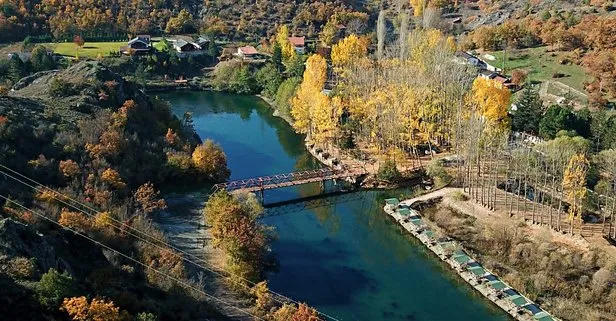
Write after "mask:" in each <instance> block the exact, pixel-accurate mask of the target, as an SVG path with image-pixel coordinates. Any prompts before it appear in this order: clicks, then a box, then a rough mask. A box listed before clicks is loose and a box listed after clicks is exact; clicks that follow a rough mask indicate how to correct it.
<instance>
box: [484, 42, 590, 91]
mask: <svg viewBox="0 0 616 321" xmlns="http://www.w3.org/2000/svg"><path fill="white" fill-rule="evenodd" d="M546 49H547V47H538V48H530V49H521V50H514V51H507V59H506V61H505V69H506V72H507V73H509V74H510V73H511V70H513V69H518V68H519V69H524V70H526V71H528V79H529V80H534V81H540V82H544V81H548V80H549V81H560V82H562V83H563V84H565V85H568V86H571V87H572V88H574V89H577V90H579V91H582V92H584V85H583V83H584V81H586V80H588V76H587V75H586V74H585V73H584V69H583V68H582V67H580V66H578V65H574V64H567V65H562V64H560V63H559V61H560V60H561V58H562V57H563V56H564V55H565V54H566V53H565V52H553V53H552V52H546ZM490 54H491V55H493V56H494V57H496V60H495V61H489V60H486V61H487V62H488V63H490V64H491V65H494V66H496V67H499V68H502V66H503V52H502V51H497V52H490ZM483 58H484V57H483V55H482V59H483ZM555 73H561V74H565V75H567V77H563V78H552V75H554V74H555Z"/></svg>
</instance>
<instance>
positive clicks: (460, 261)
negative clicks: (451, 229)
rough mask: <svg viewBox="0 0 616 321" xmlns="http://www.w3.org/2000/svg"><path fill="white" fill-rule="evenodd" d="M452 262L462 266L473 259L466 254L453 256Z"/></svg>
mask: <svg viewBox="0 0 616 321" xmlns="http://www.w3.org/2000/svg"><path fill="white" fill-rule="evenodd" d="M453 260H454V261H456V262H458V264H464V263H468V262H470V261H472V260H473V259H471V257H470V256H468V255H466V254H458V255H454V256H453Z"/></svg>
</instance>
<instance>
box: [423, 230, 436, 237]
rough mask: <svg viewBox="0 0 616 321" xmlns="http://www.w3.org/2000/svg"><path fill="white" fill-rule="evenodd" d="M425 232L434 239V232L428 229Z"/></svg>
mask: <svg viewBox="0 0 616 321" xmlns="http://www.w3.org/2000/svg"><path fill="white" fill-rule="evenodd" d="M424 234H425V235H426V236H427V237H428V238H429V239H433V238H434V232H432V231H430V230H427V231H425V232H424Z"/></svg>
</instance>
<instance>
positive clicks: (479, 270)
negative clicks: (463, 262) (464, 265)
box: [468, 266, 486, 276]
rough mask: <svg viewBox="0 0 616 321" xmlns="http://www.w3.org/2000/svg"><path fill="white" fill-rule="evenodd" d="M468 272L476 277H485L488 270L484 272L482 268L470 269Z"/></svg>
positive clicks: (474, 267)
mask: <svg viewBox="0 0 616 321" xmlns="http://www.w3.org/2000/svg"><path fill="white" fill-rule="evenodd" d="M468 271H469V272H471V273H473V274H475V275H476V276H484V275H485V274H486V270H484V269H483V267H481V266H473V267H469V268H468Z"/></svg>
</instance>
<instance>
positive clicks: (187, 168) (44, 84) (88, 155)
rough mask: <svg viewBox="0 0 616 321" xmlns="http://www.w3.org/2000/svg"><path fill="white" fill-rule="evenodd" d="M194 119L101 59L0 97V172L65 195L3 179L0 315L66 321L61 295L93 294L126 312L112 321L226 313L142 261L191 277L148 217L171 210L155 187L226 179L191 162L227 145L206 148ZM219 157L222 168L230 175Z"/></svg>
mask: <svg viewBox="0 0 616 321" xmlns="http://www.w3.org/2000/svg"><path fill="white" fill-rule="evenodd" d="M191 124H192V123H191V120H190V116H187V117H185V118H184V119H183V120H180V119H178V118H177V117H175V116H173V115H172V114H171V112H170V110H169V106H168V105H167V104H166V103H165V102H162V101H159V100H157V99H154V98H149V97H148V96H147V95H145V94H144V93H143V92H142V91H141V90H140V89H138V87H137V86H136V85H135V84H134V83H131V82H128V81H126V80H124V79H123V78H122V77H120V76H119V75H117V74H115V73H113V72H111V71H110V70H109V69H107V68H106V67H105V66H103V65H102V64H100V63H98V62H81V63H78V64H76V65H73V66H72V67H70V68H68V69H65V70H60V71H49V72H41V73H37V74H34V75H32V76H30V77H27V78H24V79H22V80H21V81H19V82H18V83H17V84H16V85H15V86H14V90H13V91H12V92H11V93H10V96H2V97H0V164H1V165H2V167H0V172H1V173H3V174H9V173H11V176H16V175H17V174H15V173H13V172H11V171H17V172H18V173H21V174H23V175H25V176H27V177H28V178H31V179H33V180H34V181H36V182H38V183H40V184H43V185H45V186H47V187H50V188H53V189H54V190H57V191H60V192H61V193H62V194H63V195H64V196H61V197H60V196H57V195H56V194H54V193H52V192H50V191H45V190H42V189H35V188H32V187H29V186H27V185H26V184H22V183H20V182H19V181H18V180H15V179H13V178H11V177H10V176H7V175H1V176H0V195H2V196H3V197H8V199H10V200H11V201H5V200H4V199H0V204H2V207H0V284H6V285H7V286H8V287H9V288H10V289H11V291H1V293H0V303H6V304H1V305H2V308H0V315H3V316H7V317H9V316H14V317H11V318H10V319H16V320H17V319H21V320H40V319H41V316H44V318H45V319H47V320H65V319H66V313H65V312H63V311H61V310H60V306H61V304H62V301H61V298H64V297H67V298H70V297H74V298H76V299H75V300H78V299H77V297H78V296H85V297H88V298H89V299H92V298H97V297H101V298H104V300H110V302H111V303H110V304H111V306H112V307H113V306H114V304H115V307H117V308H118V309H117V310H115V311H116V312H113V309H112V310H111V312H113V313H116V314H117V315H118V316H117V317H118V319H116V318H115V317H109V318H108V319H105V320H119V315H120V314H122V315H124V318H123V319H122V320H127V319H126V317H127V316H128V315H131V316H133V315H134V316H136V315H137V314H138V313H142V312H144V311H146V312H147V313H152V315H153V316H158V318H159V320H198V319H201V318H208V317H211V318H215V319H221V318H220V317H219V316H218V314H217V313H216V312H214V310H213V308H212V306H211V305H210V304H209V303H207V302H205V301H203V298H201V297H199V296H198V295H197V294H195V293H196V292H195V293H193V292H190V291H184V290H178V289H176V285H175V283H174V282H172V281H170V280H169V279H168V278H165V277H161V276H160V275H159V274H158V273H159V272H156V271H154V270H151V269H149V268H143V267H144V266H149V267H154V268H156V269H157V271H162V273H167V274H169V275H172V276H173V277H174V278H175V279H177V280H186V278H187V274H186V271H185V270H184V265H183V262H182V259H181V257H180V256H177V255H175V254H174V252H173V251H172V250H171V249H167V248H165V247H164V246H161V245H155V244H153V243H152V242H151V241H148V240H147V239H145V240H144V239H143V235H147V236H148V237H150V238H156V239H157V240H160V239H163V240H164V237H163V236H162V233H160V232H159V231H158V230H156V228H154V227H153V226H152V223H151V221H150V217H151V215H152V214H153V213H155V212H156V211H158V210H160V209H163V208H165V207H166V205H165V202H164V200H163V199H161V197H160V194H159V192H158V191H157V189H156V188H157V187H159V186H161V185H163V184H165V183H168V182H170V181H176V180H178V179H181V178H184V177H188V176H190V177H191V180H190V181H192V182H208V181H219V180H223V179H225V178H226V177H222V176H212V174H211V173H209V172H208V171H207V170H204V169H202V167H201V165H202V164H200V163H194V162H193V160H192V158H191V153H192V152H193V150H195V149H199V151H200V153H201V155H203V157H208V155H209V154H211V153H215V154H216V155H220V154H222V151H221V150H220V148H219V147H217V146H216V145H213V144H211V145H208V147H201V146H198V144H199V143H200V142H199V139H198V137H197V136H196V134H195V132H194V130H193V128H192V125H191ZM222 155H223V156H222V157H218V159H219V161H220V162H213V163H214V165H215V166H214V167H215V170H216V171H217V172H216V173H218V175H221V174H220V173H222V175H228V171H227V170H226V159H225V158H224V154H222ZM208 165H211V164H208ZM69 198H70V202H68V200H69ZM76 202H79V203H81V204H83V205H79V206H77V207H76V206H75V204H76ZM22 205H23V206H24V207H22ZM83 206H88V207H90V208H92V209H96V210H97V212H92V211H83ZM39 215H44V217H45V218H43V217H40V216H39ZM120 224H121V225H120ZM58 225H60V226H62V227H65V228H70V229H72V230H73V231H76V232H79V233H81V234H82V235H87V236H88V237H90V238H92V239H93V240H96V241H97V242H100V243H101V244H105V245H107V246H111V247H112V248H114V249H116V250H118V251H120V252H122V253H124V254H126V255H127V256H129V257H131V258H132V259H134V260H135V261H131V260H128V259H127V258H125V257H122V256H121V255H119V254H117V253H116V254H114V253H113V252H112V251H108V250H104V249H103V248H101V247H100V246H97V245H95V244H94V243H91V242H90V241H87V240H85V239H84V238H81V237H79V236H77V235H75V234H73V233H71V232H68V231H66V230H65V229H64V228H59V227H58ZM120 226H121V227H122V228H121V229H120ZM126 229H130V230H132V231H140V233H142V234H140V235H142V237H140V238H136V237H135V234H131V233H128V234H127V233H126ZM136 262H140V264H137V263H136ZM52 269H53V270H52ZM56 270H57V271H59V273H56V272H55V271H56ZM63 273H64V274H63ZM49 279H51V280H49ZM49 282H51V284H49ZM67 284H70V286H69V285H67ZM5 288H6V287H5ZM69 288H70V289H69ZM69 290H70V291H69ZM54 291H56V292H54ZM54 293H58V294H54ZM54 295H55V296H54ZM58 296H59V297H58ZM16 301H18V304H14V303H15V302H16ZM75 302H77V301H75ZM7 306H11V311H6V307H7ZM114 309H115V308H114ZM119 311H124V312H121V313H120V312H119ZM130 320H132V319H130ZM140 320H141V319H140ZM147 320H150V319H147Z"/></svg>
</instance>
